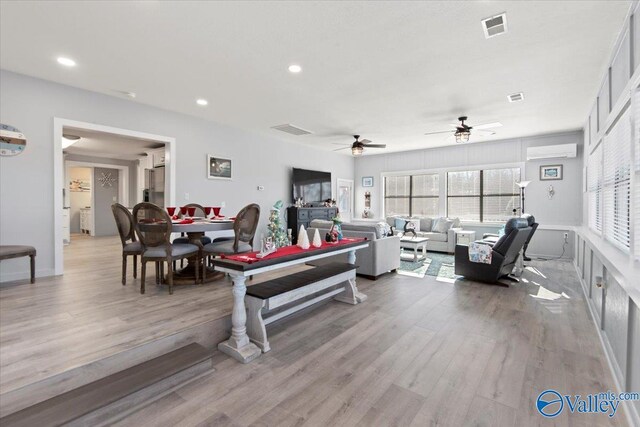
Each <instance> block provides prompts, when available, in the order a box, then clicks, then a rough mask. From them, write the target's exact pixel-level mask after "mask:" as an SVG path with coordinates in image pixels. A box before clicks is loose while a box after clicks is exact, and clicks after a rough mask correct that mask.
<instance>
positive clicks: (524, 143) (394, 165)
mask: <svg viewBox="0 0 640 427" xmlns="http://www.w3.org/2000/svg"><path fill="white" fill-rule="evenodd" d="M569 143H573V144H578V157H576V158H573V159H551V160H537V161H529V162H527V161H526V159H527V147H536V146H543V145H556V144H569ZM582 144H583V134H582V131H574V132H564V133H558V134H552V135H542V136H534V137H526V138H515V139H506V140H502V141H495V142H483V143H476V144H466V145H454V146H448V147H440V148H433V149H426V150H416V151H409V152H402V153H392V154H386V155H375V156H363V157H359V158H357V159H356V166H355V185H356V190H355V198H356V200H355V207H356V208H355V215H356V216H360V215H361V214H362V211H363V210H364V193H365V191H371V209H372V211H373V213H374V215H375V217H376V218H380V216H381V215H382V214H383V212H382V211H381V210H382V205H381V199H382V190H383V181H382V179H381V176H380V174H381V173H383V172H401V171H416V170H430V169H441V168H447V167H451V168H458V167H465V166H468V167H474V166H479V165H493V164H503V163H517V162H525V177H524V179H526V180H530V181H531V184H529V186H528V187H527V190H526V201H525V206H526V211H527V212H530V213H532V214H534V215H535V217H536V220H537V221H538V223H540V225H541V228H540V229H539V230H538V232H537V233H536V235H535V237H534V238H533V239H532V241H531V245H530V248H529V252H528V254H531V255H542V256H549V257H551V256H554V257H555V256H560V255H561V254H562V248H563V243H564V232H565V231H568V230H570V228H571V226H576V225H580V224H581V223H582V153H583V150H582ZM545 164H546V165H548V164H562V165H563V173H564V177H563V179H562V180H561V181H546V182H545V181H540V180H539V169H540V166H541V165H545ZM364 176H373V177H374V187H373V188H364V187H362V177H364ZM549 184H553V187H554V189H555V192H556V194H555V196H554V197H553V199H551V200H549V198H548V197H547V187H548V186H549ZM549 226H553V227H554V228H559V229H558V230H544V231H543V230H542V229H543V228H544V227H549ZM465 228H467V229H471V230H475V231H476V232H477V234H478V235H479V236H480V235H481V234H482V233H483V232H495V230H496V229H497V227H496V226H495V225H485V224H483V225H478V224H475V225H470V226H465ZM569 232H570V231H569ZM571 237H572V236H570V238H569V243H568V244H567V247H566V248H565V249H566V250H565V254H564V256H565V257H572V256H573V242H574V239H573V238H571Z"/></svg>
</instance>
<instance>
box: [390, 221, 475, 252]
mask: <svg viewBox="0 0 640 427" xmlns="http://www.w3.org/2000/svg"><path fill="white" fill-rule="evenodd" d="M396 219H407V217H405V216H390V217H387V224H389V225H390V226H391V227H393V230H394V234H397V233H402V232H403V230H398V229H396ZM410 219H413V220H417V219H419V220H420V231H416V234H417V235H418V236H420V237H428V238H429V243H428V244H427V250H428V251H436V252H447V253H450V254H452V253H454V252H455V249H456V231H458V230H462V228H460V219H459V218H447V219H448V220H450V221H452V225H451V228H449V229H448V230H447V232H446V233H437V232H434V231H432V230H433V225H434V222H435V220H436V219H437V218H410Z"/></svg>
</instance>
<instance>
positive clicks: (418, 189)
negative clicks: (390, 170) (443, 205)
mask: <svg viewBox="0 0 640 427" xmlns="http://www.w3.org/2000/svg"><path fill="white" fill-rule="evenodd" d="M384 182H385V184H384V185H385V187H384V188H385V192H384V213H385V216H393V215H403V216H438V214H439V206H438V205H439V200H440V197H439V196H440V184H439V175H438V174H437V173H435V174H424V175H413V176H408V175H407V176H387V177H385V179H384Z"/></svg>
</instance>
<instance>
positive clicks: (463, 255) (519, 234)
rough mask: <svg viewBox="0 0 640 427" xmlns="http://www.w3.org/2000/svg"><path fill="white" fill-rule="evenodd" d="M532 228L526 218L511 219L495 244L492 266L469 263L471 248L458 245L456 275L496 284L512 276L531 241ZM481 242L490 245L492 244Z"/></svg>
mask: <svg viewBox="0 0 640 427" xmlns="http://www.w3.org/2000/svg"><path fill="white" fill-rule="evenodd" d="M531 230H532V228H531V227H530V226H529V223H528V222H527V219H526V218H511V219H510V220H509V221H507V223H506V225H505V228H504V231H505V233H504V236H502V237H500V238H499V239H498V240H497V241H496V242H495V243H494V244H493V254H492V256H491V264H482V263H477V262H471V261H469V246H467V245H456V249H455V273H456V274H457V275H460V276H464V277H466V278H468V279H472V280H477V281H480V282H487V283H495V282H497V281H498V280H499V279H501V278H503V277H506V276H508V275H509V274H511V271H512V270H513V267H514V266H515V264H516V261H517V259H518V256H519V254H520V250H521V249H522V248H523V247H524V244H525V242H526V241H527V240H528V239H529V235H530V234H531ZM479 242H482V243H485V244H490V242H484V241H482V240H480V241H479Z"/></svg>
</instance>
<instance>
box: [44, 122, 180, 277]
mask: <svg viewBox="0 0 640 427" xmlns="http://www.w3.org/2000/svg"><path fill="white" fill-rule="evenodd" d="M91 134H100V135H104V136H105V138H106V139H107V142H108V141H111V142H112V144H111V145H109V144H106V145H104V146H105V147H110V148H111V150H110V152H111V153H115V156H114V157H116V158H117V157H118V156H120V157H121V156H122V155H124V154H126V153H127V150H128V149H130V148H131V147H130V146H129V145H130V144H120V145H118V144H117V142H118V141H119V140H125V139H126V140H128V141H130V142H131V141H133V142H146V143H149V144H151V146H152V147H155V148H153V149H149V152H148V153H142V154H144V156H145V158H146V157H148V158H158V159H160V158H161V159H162V160H163V161H164V164H163V165H162V167H163V171H164V172H165V179H164V184H165V186H164V192H165V195H166V196H165V198H166V202H167V203H169V204H174V203H175V170H176V169H175V152H176V147H175V142H176V141H175V139H174V138H172V137H167V136H161V135H153V134H148V133H144V132H138V131H132V130H129V129H121V128H114V127H110V126H104V125H97V124H94V123H86V122H78V121H75V120H68V119H61V118H54V126H53V141H54V159H53V161H54V227H55V228H54V231H55V233H54V234H55V253H54V258H55V260H54V261H55V262H54V264H55V274H56V275H59V274H63V273H64V244H65V240H66V237H67V234H70V231H71V224H70V220H71V215H70V210H71V206H70V197H71V195H70V190H69V183H70V181H69V179H68V178H69V177H68V174H67V169H68V167H88V168H92V170H93V174H92V177H93V179H92V183H91V188H92V190H93V191H92V195H91V200H92V203H91V205H90V206H91V209H92V212H91V215H86V217H87V218H89V221H90V223H91V225H90V226H89V228H90V229H91V230H92V231H93V233H94V234H99V233H107V234H106V235H108V234H109V233H112V232H114V230H115V222H114V221H113V216H112V214H111V209H110V206H111V204H112V203H113V202H114V201H117V202H119V203H121V204H123V205H125V206H129V207H133V205H134V204H135V203H137V202H140V201H142V199H143V191H142V189H138V188H137V187H138V186H139V185H140V184H141V183H142V184H144V174H143V173H138V170H139V169H140V168H141V167H142V168H144V167H145V165H146V164H147V162H138V163H137V165H136V167H132V166H130V165H124V166H123V165H122V164H118V163H117V162H113V161H110V160H109V161H108V160H107V158H108V157H109V156H108V155H105V153H101V152H100V151H101V150H97V149H95V147H94V152H93V153H82V152H79V150H77V148H78V147H81V145H82V143H81V142H77V141H81V140H82V138H83V136H84V137H85V139H87V136H86V135H91ZM89 139H90V138H89ZM103 142H104V141H103ZM153 144H155V145H153ZM73 145H75V146H76V149H69V147H71V146H73ZM158 147H162V148H158ZM154 150H155V151H156V152H158V154H161V155H157V156H153V151H154ZM160 151H162V153H160ZM69 152H73V153H72V154H73V156H70V155H69ZM78 156H80V157H78ZM96 157H98V159H97V161H96ZM101 159H102V160H101ZM100 162H103V163H100ZM149 162H151V160H149ZM143 170H144V169H143ZM96 174H97V175H96ZM130 174H131V175H132V177H133V179H130V177H129V175H130ZM140 175H142V177H140ZM103 184H104V189H105V190H106V192H105V197H102V196H101V197H100V198H99V200H96V191H97V186H99V187H100V189H101V190H102V188H103ZM134 187H135V189H134ZM107 193H108V194H107ZM85 198H86V196H85ZM98 202H100V206H98V205H97V204H98ZM65 207H68V208H69V209H64V208H65ZM98 211H99V212H98ZM96 213H98V214H99V215H96ZM97 217H99V218H103V219H104V221H102V220H100V221H101V222H99V223H98V224H96V218H97ZM105 218H107V219H105ZM100 224H104V225H106V226H107V227H111V226H113V230H110V229H106V231H104V230H103V231H100V230H101V228H100ZM115 233H116V234H117V231H115ZM90 234H91V233H89V235H90ZM85 235H86V234H85ZM103 235H105V234H103ZM69 237H70V236H69Z"/></svg>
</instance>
